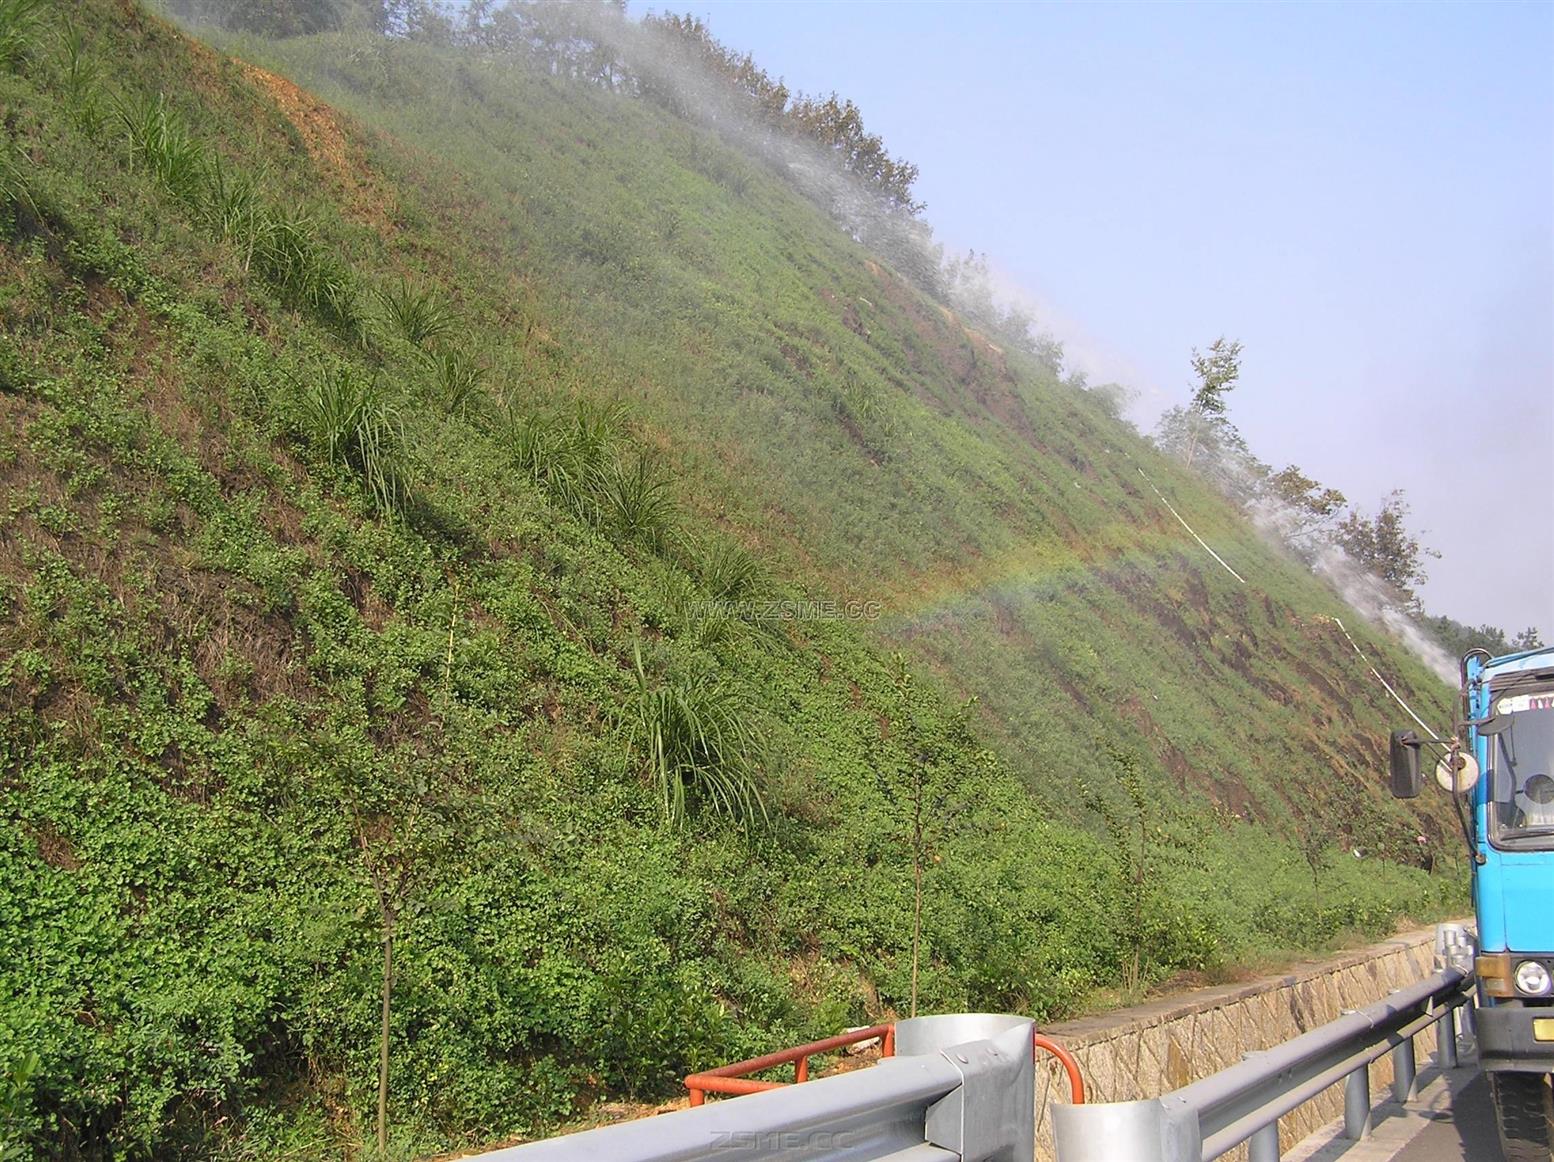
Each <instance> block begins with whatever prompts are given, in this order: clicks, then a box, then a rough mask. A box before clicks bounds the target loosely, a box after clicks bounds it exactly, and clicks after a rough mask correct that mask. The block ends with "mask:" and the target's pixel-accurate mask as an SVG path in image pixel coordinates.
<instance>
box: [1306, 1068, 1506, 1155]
mask: <svg viewBox="0 0 1554 1162" xmlns="http://www.w3.org/2000/svg"><path fill="white" fill-rule="evenodd" d="M1420 1080H1421V1082H1422V1083H1423V1084H1422V1086H1421V1089H1420V1092H1419V1096H1418V1097H1416V1098H1415V1099H1414V1100H1413V1101H1411V1102H1409V1103H1408V1105H1407V1106H1400V1105H1398V1104H1396V1103H1395V1102H1390V1101H1389V1102H1387V1103H1385V1104H1384V1105H1382V1106H1380V1107H1379V1108H1378V1109H1377V1111H1376V1115H1375V1128H1374V1130H1373V1131H1372V1134H1371V1136H1370V1138H1368V1139H1367V1140H1365V1141H1363V1142H1350V1141H1348V1140H1347V1139H1345V1138H1344V1137H1343V1134H1342V1127H1341V1126H1340V1125H1339V1124H1337V1123H1335V1124H1334V1125H1332V1126H1328V1127H1325V1128H1324V1129H1322V1130H1320V1131H1318V1132H1317V1133H1316V1134H1313V1135H1312V1136H1311V1137H1310V1138H1308V1139H1307V1140H1306V1141H1304V1142H1302V1143H1301V1144H1300V1145H1299V1146H1297V1147H1295V1148H1294V1149H1293V1150H1291V1151H1290V1152H1289V1153H1288V1154H1286V1155H1285V1159H1286V1162H1502V1160H1503V1155H1502V1154H1501V1153H1500V1139H1499V1136H1498V1135H1497V1134H1496V1133H1495V1115H1494V1110H1493V1109H1492V1108H1491V1106H1490V1102H1489V1083H1488V1082H1487V1081H1485V1080H1484V1075H1483V1074H1481V1073H1479V1071H1478V1067H1477V1065H1476V1064H1475V1063H1474V1061H1473V1059H1472V1058H1471V1057H1469V1058H1467V1059H1466V1060H1465V1061H1464V1063H1463V1065H1462V1067H1461V1068H1459V1069H1454V1070H1452V1071H1451V1072H1450V1073H1449V1074H1447V1075H1445V1076H1442V1075H1441V1074H1440V1073H1438V1072H1436V1071H1435V1070H1434V1069H1429V1070H1425V1071H1421V1074H1420Z"/></svg>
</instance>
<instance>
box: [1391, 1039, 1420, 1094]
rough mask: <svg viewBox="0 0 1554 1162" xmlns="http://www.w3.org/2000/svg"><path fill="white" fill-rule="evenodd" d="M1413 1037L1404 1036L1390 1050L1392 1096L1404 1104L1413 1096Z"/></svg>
mask: <svg viewBox="0 0 1554 1162" xmlns="http://www.w3.org/2000/svg"><path fill="white" fill-rule="evenodd" d="M1414 1079H1415V1067H1414V1039H1413V1038H1412V1037H1404V1038H1403V1040H1401V1041H1399V1042H1398V1043H1397V1048H1395V1049H1393V1050H1392V1097H1393V1099H1394V1100H1396V1101H1397V1103H1398V1104H1399V1105H1404V1104H1406V1103H1407V1102H1408V1100H1409V1099H1410V1098H1411V1097H1413V1096H1414Z"/></svg>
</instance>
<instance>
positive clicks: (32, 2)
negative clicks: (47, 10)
mask: <svg viewBox="0 0 1554 1162" xmlns="http://www.w3.org/2000/svg"><path fill="white" fill-rule="evenodd" d="M43 9H44V4H43V0H0V68H5V69H8V68H11V67H12V66H13V65H15V64H18V63H19V62H20V61H21V60H22V58H23V57H25V56H26V55H27V53H28V51H29V50H30V49H31V47H32V38H33V35H34V34H35V33H36V31H37V28H38V24H39V23H40V21H41V20H42V19H43Z"/></svg>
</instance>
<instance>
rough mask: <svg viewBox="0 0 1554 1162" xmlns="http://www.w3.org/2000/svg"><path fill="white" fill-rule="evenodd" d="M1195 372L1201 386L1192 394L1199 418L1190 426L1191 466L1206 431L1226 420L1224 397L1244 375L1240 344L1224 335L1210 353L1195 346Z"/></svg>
mask: <svg viewBox="0 0 1554 1162" xmlns="http://www.w3.org/2000/svg"><path fill="white" fill-rule="evenodd" d="M1192 369H1193V374H1194V375H1196V376H1197V377H1198V386H1197V387H1196V388H1195V389H1194V390H1193V393H1192V405H1191V406H1190V407H1189V408H1188V411H1189V412H1190V413H1191V415H1192V416H1193V417H1195V418H1196V419H1197V421H1198V422H1197V423H1196V424H1194V425H1192V426H1191V427H1190V428H1189V438H1188V442H1187V454H1186V456H1185V459H1186V461H1187V463H1188V464H1189V465H1190V464H1191V463H1192V462H1193V456H1194V454H1195V453H1196V452H1197V450H1198V447H1199V445H1200V443H1201V442H1202V440H1203V437H1204V435H1205V434H1208V433H1212V432H1214V431H1215V430H1216V429H1217V428H1218V427H1219V426H1220V425H1221V424H1222V423H1224V420H1225V397H1226V396H1227V395H1229V394H1230V392H1231V391H1232V390H1234V388H1235V386H1236V381H1237V380H1238V379H1240V378H1241V344H1240V342H1239V341H1234V342H1226V340H1225V337H1224V336H1223V335H1221V336H1220V337H1219V338H1218V339H1216V340H1214V342H1213V343H1211V344H1210V345H1209V350H1208V353H1207V354H1204V353H1202V352H1200V351H1199V350H1198V349H1197V348H1196V347H1194V348H1193V351H1192Z"/></svg>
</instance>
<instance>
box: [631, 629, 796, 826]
mask: <svg viewBox="0 0 1554 1162" xmlns="http://www.w3.org/2000/svg"><path fill="white" fill-rule="evenodd" d="M633 660H634V662H635V666H636V679H637V687H636V691H635V694H634V696H633V698H632V700H631V703H630V705H629V707H628V709H627V711H626V727H627V749H628V751H629V753H630V754H631V755H632V756H634V757H635V758H636V760H637V761H638V763H639V764H640V765H641V769H642V771H643V772H644V774H645V775H646V777H647V779H648V781H649V782H650V783H651V784H652V786H653V789H654V791H655V792H656V793H657V797H658V800H659V805H660V807H661V809H662V812H663V818H664V821H665V822H666V823H668V824H669V825H671V826H676V827H678V826H680V825H682V824H683V823H684V822H685V821H686V818H687V815H688V813H689V810H690V808H691V806H692V805H699V806H702V807H705V808H706V809H708V810H710V811H712V812H714V813H715V814H719V815H723V816H725V817H727V818H729V819H731V820H733V821H734V822H736V823H738V824H740V825H741V826H744V827H750V826H753V825H754V824H755V823H756V822H757V821H764V820H766V818H767V811H766V802H765V800H764V799H763V797H762V795H761V791H760V787H759V784H758V776H757V771H758V758H757V756H758V755H759V753H760V746H761V734H760V732H759V730H758V729H757V728H756V725H755V723H754V721H753V718H752V716H751V714H750V712H749V710H748V709H746V708H745V707H744V706H742V705H741V704H740V703H738V702H736V701H735V700H734V699H733V698H732V697H731V696H730V695H729V694H728V692H727V691H726V690H724V689H723V688H721V687H719V686H718V685H716V684H715V683H713V682H712V681H711V680H709V679H707V678H705V677H700V678H696V679H692V680H673V679H668V678H661V679H656V680H655V679H650V678H649V677H648V676H647V673H646V671H645V670H644V669H643V666H642V651H641V648H640V647H638V648H637V649H636V650H635V656H634V659H633Z"/></svg>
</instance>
